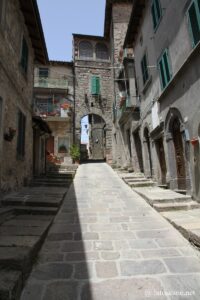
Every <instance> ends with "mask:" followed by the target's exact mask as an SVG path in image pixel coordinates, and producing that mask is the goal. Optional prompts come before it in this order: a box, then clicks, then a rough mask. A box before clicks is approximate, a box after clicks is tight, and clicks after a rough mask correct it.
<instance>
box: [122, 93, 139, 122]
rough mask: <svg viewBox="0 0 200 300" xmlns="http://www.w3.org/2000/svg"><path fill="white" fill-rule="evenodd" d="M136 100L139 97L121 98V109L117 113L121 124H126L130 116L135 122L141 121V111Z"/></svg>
mask: <svg viewBox="0 0 200 300" xmlns="http://www.w3.org/2000/svg"><path fill="white" fill-rule="evenodd" d="M133 99H134V100H133ZM136 99H137V97H130V96H126V97H121V100H120V104H119V109H118V111H117V118H118V121H119V123H124V122H125V121H126V120H127V119H128V118H129V117H130V116H131V117H132V118H133V120H135V121H138V120H139V118H140V111H139V105H138V104H137V101H136Z"/></svg>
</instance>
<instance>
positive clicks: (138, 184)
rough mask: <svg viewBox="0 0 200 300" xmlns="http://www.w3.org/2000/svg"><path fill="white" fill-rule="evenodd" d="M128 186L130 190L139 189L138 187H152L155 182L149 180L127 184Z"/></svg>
mask: <svg viewBox="0 0 200 300" xmlns="http://www.w3.org/2000/svg"><path fill="white" fill-rule="evenodd" d="M128 185H129V186H130V187H131V188H137V187H138V188H140V187H153V186H155V185H156V183H155V182H153V181H150V180H146V181H142V182H139V181H137V182H130V183H129V182H128Z"/></svg>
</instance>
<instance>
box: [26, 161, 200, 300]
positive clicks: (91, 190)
mask: <svg viewBox="0 0 200 300" xmlns="http://www.w3.org/2000/svg"><path fill="white" fill-rule="evenodd" d="M190 276H191V277H190ZM187 277H188V278H189V277H190V278H191V280H189V281H187ZM192 278H193V281H192ZM199 278H200V256H199V254H198V252H197V251H196V249H195V248H193V247H192V246H191V245H190V243H189V242H188V241H187V240H186V239H185V238H184V237H183V236H182V235H181V234H180V233H179V232H178V231H177V230H176V229H175V228H174V227H173V226H172V225H171V224H170V223H169V222H168V221H166V220H165V219H164V218H163V217H162V216H161V215H160V214H159V213H158V212H156V211H155V210H154V209H153V208H152V207H151V206H150V205H149V204H148V203H147V202H146V201H145V200H144V199H143V198H142V197H141V196H139V195H138V194H137V193H135V192H134V191H133V190H132V189H131V188H130V187H128V186H127V185H126V184H125V183H124V182H123V180H122V179H121V178H120V177H119V176H118V175H117V174H116V173H115V172H114V171H113V170H112V169H111V168H110V167H109V166H108V165H107V164H105V163H102V164H96V163H93V164H85V165H81V166H80V167H79V169H78V171H77V175H76V177H75V180H74V183H73V185H72V186H71V187H70V189H69V191H68V194H67V195H66V197H65V199H64V202H63V204H62V206H61V208H60V210H59V212H58V214H57V216H56V218H55V219H54V223H53V225H52V227H51V229H50V231H49V233H48V237H47V239H46V241H45V243H44V245H43V247H42V249H41V252H40V254H39V257H38V260H37V263H36V264H35V266H34V268H33V271H32V273H31V275H30V277H29V279H28V281H27V283H26V286H25V288H24V290H23V293H22V295H21V300H35V299H38V300H55V299H56V300H57V299H59V300H104V299H105V300H136V299H137V300H142V299H151V300H155V299H156V300H157V299H168V300H169V299H188V300H199V282H198V279H199ZM173 280H174V281H173ZM174 282H177V286H175V284H174ZM36 291H38V293H39V295H38V297H36ZM185 291H189V292H191V293H192V294H191V295H190V297H189V298H183V297H182V296H181V292H185ZM168 292H171V293H173V292H174V293H175V292H176V294H177V295H176V296H169V295H168V294H167V293H168Z"/></svg>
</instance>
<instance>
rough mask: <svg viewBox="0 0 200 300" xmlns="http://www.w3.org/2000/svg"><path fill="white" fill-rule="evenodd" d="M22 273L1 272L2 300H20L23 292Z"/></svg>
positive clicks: (0, 287)
mask: <svg viewBox="0 0 200 300" xmlns="http://www.w3.org/2000/svg"><path fill="white" fill-rule="evenodd" d="M22 286H23V284H22V272H21V271H11V270H1V271H0V299H1V300H19V299H20V293H21V290H22Z"/></svg>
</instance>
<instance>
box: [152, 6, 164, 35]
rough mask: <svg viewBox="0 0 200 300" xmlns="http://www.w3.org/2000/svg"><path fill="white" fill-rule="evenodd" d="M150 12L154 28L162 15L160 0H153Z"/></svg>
mask: <svg viewBox="0 0 200 300" xmlns="http://www.w3.org/2000/svg"><path fill="white" fill-rule="evenodd" d="M151 14H152V20H153V28H154V30H155V29H156V28H157V27H158V25H159V23H160V19H161V17H162V11H161V6H160V0H153V2H152V5H151Z"/></svg>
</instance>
